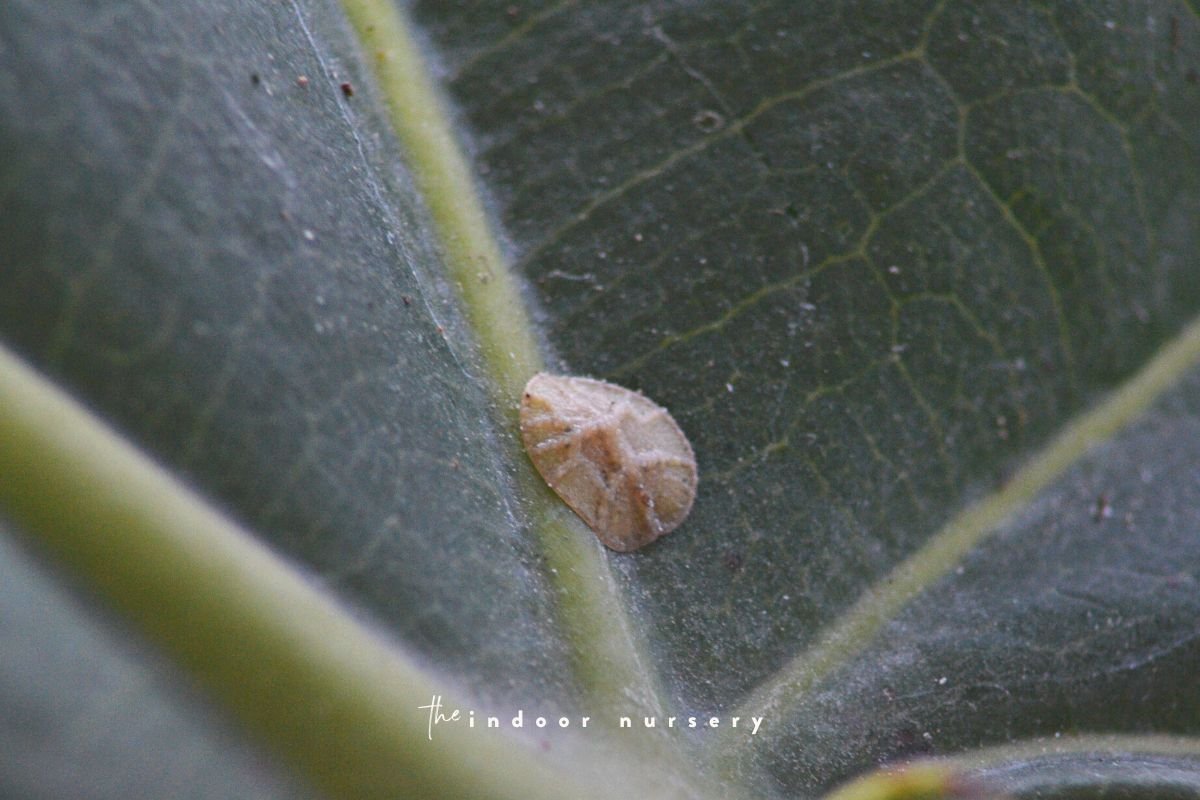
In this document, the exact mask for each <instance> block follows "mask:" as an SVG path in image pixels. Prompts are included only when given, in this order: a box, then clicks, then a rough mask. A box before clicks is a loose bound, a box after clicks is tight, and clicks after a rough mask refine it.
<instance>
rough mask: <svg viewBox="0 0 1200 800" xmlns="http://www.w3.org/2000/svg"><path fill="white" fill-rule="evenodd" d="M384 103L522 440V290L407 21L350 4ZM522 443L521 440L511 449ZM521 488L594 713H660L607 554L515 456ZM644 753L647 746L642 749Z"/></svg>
mask: <svg viewBox="0 0 1200 800" xmlns="http://www.w3.org/2000/svg"><path fill="white" fill-rule="evenodd" d="M343 6H344V7H345V9H346V12H347V15H348V16H349V18H350V20H351V23H352V24H353V26H354V28H355V30H356V32H357V34H358V36H359V39H360V41H361V42H362V45H363V49H364V51H365V52H366V53H367V54H368V58H369V61H370V64H371V67H372V69H373V70H374V73H375V77H376V80H377V81H378V84H379V87H380V89H381V91H382V93H383V96H384V100H385V103H386V104H387V106H388V111H389V115H390V119H391V121H392V125H393V126H394V128H395V130H396V133H397V136H398V137H399V140H400V142H401V145H402V146H403V147H404V149H405V151H406V154H407V156H408V162H409V166H410V169H411V170H412V173H413V176H414V180H415V182H416V184H417V186H418V189H419V191H420V193H421V195H422V197H423V198H424V200H425V202H426V204H427V206H428V208H429V213H430V217H431V218H432V222H433V226H434V229H435V233H436V235H437V237H438V240H439V242H440V244H441V247H442V250H443V254H444V257H445V263H446V269H447V270H448V271H449V272H450V275H451V277H452V278H453V279H454V281H455V282H456V283H457V285H458V287H459V288H460V290H461V295H462V299H463V305H464V307H465V309H466V313H467V315H468V317H469V319H470V323H471V326H472V328H473V329H474V330H475V331H476V332H477V334H478V339H479V343H480V348H481V351H482V353H483V358H484V362H485V364H486V367H487V370H488V372H489V373H490V377H491V378H492V380H493V385H494V386H495V388H496V391H497V392H498V398H497V405H498V406H499V407H500V408H502V409H505V410H506V411H508V412H509V413H507V414H506V416H505V418H504V420H503V422H504V424H505V425H506V427H508V428H509V429H510V430H515V413H514V412H515V408H516V403H517V399H518V398H519V396H520V392H521V390H522V389H523V388H524V385H525V382H526V381H527V380H528V379H529V378H530V377H531V376H532V375H533V374H534V373H535V372H537V371H538V370H539V369H541V367H542V359H541V356H540V353H539V351H538V347H537V344H536V342H535V339H534V336H533V333H532V326H531V324H530V321H529V317H528V314H527V313H526V308H525V303H524V301H523V299H522V297H521V292H520V291H519V289H518V286H517V282H516V280H515V278H514V277H513V275H512V272H511V270H510V269H509V266H508V265H507V264H506V263H505V261H504V258H503V256H502V255H501V251H500V247H499V245H498V243H497V241H496V239H495V237H494V235H493V233H492V230H491V224H490V222H489V219H488V216H487V214H486V212H485V210H484V207H483V203H482V201H481V200H480V197H479V193H478V190H477V186H476V184H475V180H474V177H473V175H472V172H471V169H470V168H469V166H468V164H467V161H466V159H465V157H464V155H463V153H462V150H461V148H460V146H459V144H458V141H457V139H456V137H455V134H454V131H453V129H452V127H451V124H450V117H449V115H448V113H447V111H446V109H445V107H444V105H443V102H442V99H441V97H440V95H439V93H438V91H437V89H436V87H435V85H434V83H433V80H432V78H431V77H430V74H429V70H428V68H427V65H426V64H425V63H424V60H423V58H422V55H421V50H420V47H419V45H418V44H417V42H416V39H415V37H414V35H413V33H412V31H411V30H410V28H409V25H408V23H407V21H406V20H405V19H404V18H403V16H402V15H401V13H400V12H399V11H398V10H397V8H396V5H395V3H394V2H391V1H390V0H343ZM513 441H514V442H515V437H514V439H513ZM517 460H518V463H519V464H521V465H522V466H523V468H522V469H520V474H521V483H520V485H519V487H518V489H519V490H520V491H522V492H524V493H525V494H526V495H527V496H529V497H531V498H532V499H533V501H534V502H533V504H532V509H531V514H530V516H531V521H532V524H533V527H534V530H535V531H536V533H537V535H538V537H539V540H540V543H541V547H542V551H543V553H544V554H545V557H546V560H547V563H548V565H549V567H550V571H551V574H552V575H553V576H554V580H555V581H556V583H557V589H558V595H559V608H560V615H561V619H560V622H561V625H562V630H563V631H564V633H565V635H566V637H567V639H568V642H569V644H570V645H571V647H572V650H573V653H574V657H575V662H576V665H575V666H576V670H577V673H578V677H579V679H580V681H581V683H582V684H583V685H584V687H585V690H586V691H587V692H588V695H589V696H588V702H589V705H588V708H589V710H590V711H592V712H593V713H597V714H606V713H607V714H630V713H633V712H635V711H643V710H644V711H645V713H651V712H650V710H651V709H653V710H655V711H656V713H657V712H660V711H661V710H662V702H661V700H660V697H661V693H660V692H659V691H658V689H657V687H656V685H655V680H654V678H653V671H652V669H651V668H650V666H649V664H648V663H647V662H648V659H647V658H646V656H645V648H644V646H642V644H641V641H640V638H639V636H638V635H637V632H636V630H635V629H634V627H633V626H632V625H631V624H630V621H629V619H628V616H627V614H626V611H625V608H624V604H623V602H622V601H621V599H620V596H619V594H618V593H617V590H616V586H615V583H614V581H613V577H612V574H611V572H610V570H609V565H608V561H607V559H606V556H605V555H604V552H603V550H602V548H601V547H600V546H599V545H598V544H597V543H596V541H595V540H594V538H593V537H592V536H591V535H590V533H586V529H585V528H583V525H582V523H581V522H580V521H579V520H578V519H577V518H576V517H575V516H574V515H572V514H571V513H570V512H569V511H568V510H567V509H566V507H565V506H564V505H563V504H562V502H561V501H560V500H558V498H557V497H555V496H554V495H553V494H552V493H551V492H550V491H549V490H548V489H547V488H546V487H545V486H544V485H543V484H542V482H541V481H540V480H538V479H537V477H536V476H535V475H534V473H533V470H532V468H530V467H529V465H528V464H526V463H525V462H524V459H522V458H519V457H518V459H517ZM642 744H644V742H643V743H642Z"/></svg>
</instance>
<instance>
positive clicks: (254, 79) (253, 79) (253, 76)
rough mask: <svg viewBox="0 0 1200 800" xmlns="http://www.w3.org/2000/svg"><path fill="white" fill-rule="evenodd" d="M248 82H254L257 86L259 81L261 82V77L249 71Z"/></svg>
mask: <svg viewBox="0 0 1200 800" xmlns="http://www.w3.org/2000/svg"><path fill="white" fill-rule="evenodd" d="M250 83H252V84H254V85H255V86H258V85H259V84H260V83H262V78H261V77H259V74H258V73H257V72H251V73H250Z"/></svg>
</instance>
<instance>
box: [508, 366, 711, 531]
mask: <svg viewBox="0 0 1200 800" xmlns="http://www.w3.org/2000/svg"><path fill="white" fill-rule="evenodd" d="M520 416H521V439H522V441H523V442H524V444H525V451H526V452H527V453H528V454H529V460H530V461H532V462H533V465H534V467H536V468H537V471H538V473H540V474H541V476H542V478H543V479H544V480H545V481H546V483H547V484H548V485H549V486H550V488H551V489H553V490H554V491H555V493H557V494H558V496H559V497H561V498H562V499H563V501H564V502H565V503H566V504H567V505H568V506H570V507H571V509H572V510H574V511H575V513H576V514H578V515H579V516H580V517H581V518H582V519H583V521H584V522H586V523H587V524H588V526H589V527H590V528H591V529H592V530H593V531H595V533H596V536H597V537H598V538H599V539H600V541H601V542H603V543H604V545H605V546H607V547H610V548H612V549H613V550H617V551H619V552H622V553H627V552H629V551H631V550H637V549H638V548H640V547H643V546H644V545H647V544H649V543H650V542H652V541H654V540H655V539H657V538H658V537H660V536H662V535H664V534H667V533H670V532H671V531H673V530H674V529H675V528H677V527H679V524H680V523H682V522H683V520H684V518H685V517H687V515H688V512H689V511H691V510H692V502H693V501H694V500H695V499H696V481H697V475H696V457H695V455H694V454H693V453H692V446H691V444H690V443H689V442H688V440H687V437H686V436H684V434H683V431H681V430H680V429H679V425H677V424H676V422H675V420H674V419H672V417H671V415H670V414H669V413H668V412H667V410H666V409H665V408H663V407H662V406H659V405H657V404H655V403H653V402H651V401H650V400H648V399H646V397H644V396H643V395H641V394H639V393H638V392H633V391H630V390H629V389H625V388H622V387H620V386H617V385H615V384H612V383H607V382H605V381H598V380H592V379H591V378H574V377H568V376H565V375H550V374H548V373H545V372H539V373H538V374H537V375H534V376H533V377H532V378H531V379H530V380H529V383H527V384H526V385H525V391H524V392H523V394H522V396H521V415H520Z"/></svg>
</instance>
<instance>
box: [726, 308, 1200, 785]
mask: <svg viewBox="0 0 1200 800" xmlns="http://www.w3.org/2000/svg"><path fill="white" fill-rule="evenodd" d="M1198 363H1200V317H1196V318H1194V319H1193V320H1192V321H1191V322H1190V323H1188V325H1187V326H1185V327H1184V328H1183V329H1182V330H1181V331H1180V332H1179V334H1177V335H1176V336H1175V337H1174V338H1173V339H1171V340H1170V341H1169V342H1167V343H1166V344H1164V345H1163V346H1162V347H1161V348H1160V349H1159V351H1158V353H1156V354H1155V355H1154V357H1153V358H1151V359H1150V360H1149V362H1147V363H1146V365H1145V366H1143V367H1142V369H1141V370H1139V371H1138V372H1137V373H1136V374H1134V375H1133V376H1131V377H1130V378H1129V379H1128V380H1127V381H1125V383H1123V384H1122V385H1121V386H1119V387H1117V388H1116V389H1115V390H1113V391H1112V392H1111V393H1110V394H1109V395H1108V396H1107V398H1105V400H1104V401H1103V402H1101V403H1100V404H1099V405H1097V406H1095V407H1094V408H1092V409H1091V410H1089V411H1086V412H1085V413H1083V414H1081V415H1080V416H1078V417H1076V418H1075V419H1074V420H1072V421H1071V422H1070V423H1069V424H1067V425H1066V426H1065V427H1064V428H1063V429H1062V430H1061V431H1060V432H1059V433H1058V435H1057V436H1055V437H1054V438H1053V439H1052V440H1051V441H1050V442H1049V443H1048V444H1047V445H1046V446H1045V447H1044V448H1042V449H1041V450H1040V451H1039V452H1037V453H1035V454H1033V455H1032V457H1031V458H1029V459H1028V461H1027V462H1026V463H1025V465H1024V466H1023V467H1022V468H1021V469H1020V470H1018V471H1017V472H1016V473H1015V474H1014V475H1013V476H1012V478H1011V479H1010V480H1009V481H1008V483H1007V484H1005V486H1004V487H1003V488H1002V489H999V490H998V491H996V492H995V493H993V494H991V495H989V496H987V497H985V498H982V499H980V500H978V501H976V502H975V503H973V504H972V505H971V506H969V507H968V508H966V509H965V510H964V511H962V512H961V513H960V514H958V516H956V517H955V518H954V519H952V520H951V521H950V522H948V523H947V524H946V525H944V526H943V527H942V528H941V529H940V530H939V531H938V532H937V533H936V534H934V536H933V537H932V538H930V539H929V540H928V541H927V542H926V543H925V544H924V545H923V546H922V547H921V548H920V549H919V550H917V551H916V552H915V553H913V554H912V555H911V556H909V557H908V558H907V559H905V560H904V561H903V562H902V563H900V564H899V565H897V566H896V567H895V568H893V569H892V570H891V572H889V573H888V574H887V575H886V576H885V577H884V578H883V579H882V580H880V581H878V582H877V583H876V584H875V585H874V586H871V587H869V588H867V589H866V590H865V591H864V592H863V593H862V595H861V597H860V599H859V601H858V602H857V603H855V604H854V605H853V606H851V607H850V608H849V609H848V610H847V611H846V612H845V613H844V614H842V615H841V616H840V617H839V618H838V619H836V620H834V621H833V622H832V623H831V624H830V625H828V626H827V627H826V628H825V630H824V631H823V632H822V633H821V634H820V635H819V636H818V637H817V638H816V640H815V643H814V644H813V645H812V646H811V647H809V648H808V649H807V650H806V651H804V652H803V653H801V654H799V655H798V656H796V657H795V658H794V659H792V660H791V661H790V662H789V663H788V664H786V665H785V666H784V667H783V668H782V669H780V670H779V671H778V672H777V673H776V674H775V675H774V676H772V677H771V678H769V679H768V680H767V681H765V682H764V683H763V684H761V685H760V686H759V687H758V688H756V689H755V690H754V691H752V692H751V693H750V695H749V696H748V697H747V699H746V700H745V701H744V702H743V703H742V705H741V706H740V708H739V709H738V711H737V712H735V713H736V714H738V715H740V716H743V717H750V716H763V717H765V718H767V719H781V718H783V717H784V716H786V715H787V714H788V712H789V711H790V710H792V709H794V708H796V707H797V706H798V705H799V704H800V703H801V702H802V701H803V700H804V699H805V698H806V697H807V696H808V694H809V691H810V690H812V689H814V688H815V687H816V686H817V685H818V684H819V683H820V682H821V681H822V680H824V679H825V678H827V677H828V676H830V675H831V674H833V673H834V672H835V671H836V670H838V669H839V668H841V667H843V666H845V665H846V664H848V663H849V662H850V661H851V660H852V659H853V658H854V657H855V656H857V655H858V654H860V653H862V652H863V651H864V650H865V649H866V648H867V647H868V646H869V645H870V644H871V642H872V641H874V639H875V637H876V636H877V634H878V633H879V632H880V631H881V630H882V629H883V627H884V626H885V625H886V624H887V623H888V622H889V621H890V620H891V619H893V618H894V617H895V616H896V615H897V614H898V613H899V612H900V610H901V609H903V608H904V607H905V606H906V605H908V603H909V602H910V601H912V600H913V599H914V598H915V597H916V596H917V595H918V594H920V593H921V592H922V591H924V590H925V589H928V588H930V587H931V586H933V585H934V584H935V583H936V582H937V581H938V580H940V579H941V578H942V577H943V576H945V575H946V574H948V573H949V572H950V570H952V569H953V568H954V567H955V566H956V565H957V564H959V563H960V562H961V561H962V559H963V557H964V556H966V555H967V553H969V552H970V551H971V550H972V549H974V548H976V547H978V546H979V545H980V544H981V543H982V542H983V541H984V540H985V539H986V538H987V537H988V536H990V535H991V534H992V533H994V532H996V531H997V530H999V529H1000V528H1001V527H1002V526H1003V525H1004V523H1005V522H1006V521H1008V520H1009V519H1011V518H1012V517H1013V516H1014V515H1016V514H1017V513H1018V512H1020V511H1021V510H1023V509H1024V508H1026V507H1028V506H1029V505H1030V504H1031V503H1032V502H1033V501H1034V499H1035V498H1036V497H1037V496H1038V495H1039V494H1040V493H1041V492H1042V491H1043V490H1045V489H1046V488H1048V487H1049V486H1050V485H1051V483H1052V482H1053V481H1055V480H1056V479H1057V478H1059V477H1060V476H1061V475H1063V474H1064V473H1065V472H1066V471H1067V470H1068V469H1070V468H1071V467H1072V466H1074V465H1075V464H1077V463H1078V462H1079V461H1080V460H1081V459H1082V458H1084V457H1085V456H1086V455H1087V453H1088V452H1089V451H1090V450H1091V449H1092V448H1094V447H1095V446H1097V445H1099V444H1102V443H1104V442H1106V441H1109V440H1111V439H1112V438H1113V437H1114V436H1116V435H1117V434H1118V433H1120V432H1121V431H1122V430H1124V429H1125V428H1127V427H1128V426H1129V425H1130V424H1132V423H1133V422H1134V421H1135V420H1136V419H1137V418H1138V417H1139V416H1140V415H1141V414H1142V413H1143V412H1145V411H1146V410H1147V409H1148V408H1149V407H1150V406H1151V405H1152V404H1153V403H1154V402H1155V401H1156V400H1158V399H1159V398H1161V397H1162V396H1163V395H1164V393H1165V392H1167V391H1168V390H1169V389H1171V388H1172V387H1173V386H1175V385H1176V384H1177V383H1178V382H1179V381H1180V380H1182V379H1183V378H1184V377H1185V376H1186V375H1187V373H1188V372H1189V370H1191V369H1192V368H1194V367H1195V366H1196V365H1197V364H1198ZM723 733H724V732H723ZM745 746H746V744H745V742H744V741H743V740H739V739H738V738H737V737H730V736H728V735H723V736H721V737H714V741H713V743H712V746H711V751H710V752H711V753H712V755H713V757H714V758H715V759H717V760H720V761H722V762H725V763H733V762H734V761H735V760H736V759H737V755H738V749H739V748H740V747H741V748H744V747H745Z"/></svg>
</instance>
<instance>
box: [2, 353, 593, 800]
mask: <svg viewBox="0 0 1200 800" xmlns="http://www.w3.org/2000/svg"><path fill="white" fill-rule="evenodd" d="M0 409H3V413H0V474H3V475H4V476H5V477H4V480H2V481H0V509H2V511H3V513H4V515H5V516H6V517H7V518H8V519H10V520H12V521H13V522H15V523H16V526H17V528H18V529H19V530H21V531H22V532H24V533H26V534H28V535H29V536H30V537H31V538H32V539H35V540H36V544H37V545H38V546H39V550H40V552H42V553H43V554H45V555H49V556H52V557H53V559H54V561H55V564H56V565H57V566H61V567H64V568H66V569H68V570H70V571H71V572H73V573H74V574H75V575H77V576H82V577H83V578H84V579H85V581H86V583H87V585H88V587H89V589H91V590H92V591H93V592H95V593H96V594H98V595H99V596H100V597H101V598H103V599H104V600H105V601H107V602H108V603H109V604H110V605H111V606H112V607H113V608H114V609H115V610H116V611H117V612H118V613H119V614H121V615H122V616H123V617H124V618H125V619H127V620H128V621H130V622H132V623H133V624H134V625H135V626H136V628H137V629H138V630H139V631H140V632H141V633H142V634H144V635H145V636H147V637H148V638H149V640H150V641H151V642H152V643H154V644H155V645H157V646H159V647H161V648H163V649H164V650H165V651H166V652H167V653H168V654H169V655H170V656H171V657H172V658H173V659H174V660H175V661H177V662H178V663H180V664H181V665H183V666H184V667H185V668H186V669H187V670H188V671H189V672H190V673H191V674H192V675H193V676H195V677H196V678H197V679H198V683H199V684H200V685H201V686H203V687H204V689H205V690H206V691H207V692H209V693H211V694H212V695H214V696H216V697H217V698H218V699H219V700H220V702H221V704H222V705H223V707H224V708H225V709H226V710H228V711H229V712H230V713H231V714H232V715H233V716H234V717H236V718H237V719H238V720H239V721H240V722H241V723H242V724H244V725H246V726H247V727H248V728H249V729H250V730H251V731H252V732H253V733H254V734H255V735H256V736H257V737H259V739H260V740H261V741H262V742H264V743H265V744H266V745H267V746H268V747H269V748H270V749H272V750H273V751H274V752H275V753H276V754H278V755H280V756H281V757H282V758H283V759H284V760H285V761H286V762H287V763H289V764H290V765H291V766H292V767H294V768H295V769H296V770H297V771H298V772H299V773H300V774H302V775H304V776H305V777H306V778H308V779H309V780H311V781H312V782H314V783H315V784H316V785H317V786H318V787H320V788H321V789H322V790H324V791H325V792H328V793H329V794H330V795H331V796H333V797H355V798H360V797H381V798H382V797H399V796H420V797H443V796H444V797H484V796H489V797H541V798H547V800H549V798H555V797H561V796H564V794H567V795H571V796H573V795H574V793H577V792H578V793H582V794H583V795H584V796H589V797H591V796H593V795H592V794H591V792H592V790H590V789H589V788H588V787H587V786H586V785H584V784H583V783H582V782H581V781H580V780H578V779H576V778H574V777H572V776H565V775H562V774H559V773H558V772H556V771H552V770H550V769H548V768H546V767H545V765H543V764H541V763H540V762H539V761H538V760H537V759H536V758H534V757H532V756H531V755H530V754H529V753H527V752H526V751H525V750H524V749H523V748H521V747H519V746H516V745H515V744H514V743H513V742H511V741H510V740H508V739H507V738H505V737H497V736H473V735H471V734H470V732H469V731H468V730H467V729H465V728H461V727H459V726H443V729H439V731H438V735H437V736H436V737H434V739H433V740H432V741H427V740H426V731H425V729H424V728H423V727H422V726H420V725H417V724H414V722H413V720H414V719H416V718H417V715H418V714H419V713H420V712H419V711H418V709H419V708H420V706H421V705H422V704H427V703H428V702H429V698H430V697H431V696H432V695H433V694H435V693H447V694H448V693H450V692H451V691H453V690H452V689H449V688H448V687H445V686H438V685H436V683H435V682H433V681H431V680H430V678H429V677H428V676H426V675H425V674H423V673H422V672H421V671H420V670H419V669H418V668H416V667H415V666H414V661H413V659H411V658H410V657H408V656H407V655H406V654H403V653H400V652H397V650H396V649H395V647H394V646H393V645H392V644H390V643H388V642H386V641H384V640H382V639H380V638H379V637H377V636H376V635H374V634H373V633H372V632H371V631H370V630H368V629H367V628H365V627H364V626H363V625H362V623H361V622H360V621H358V620H356V619H355V618H354V617H353V616H352V615H351V614H349V613H348V612H347V611H346V610H345V609H344V608H342V606H341V605H340V604H339V602H338V601H337V600H336V599H334V598H332V597H330V596H328V595H326V594H325V593H324V592H323V591H321V590H320V589H318V588H316V587H314V586H313V585H312V584H311V583H309V582H308V581H307V580H306V579H305V578H304V577H302V575H301V574H300V573H299V572H298V571H297V570H296V569H294V568H293V567H292V566H291V565H290V564H288V563H286V562H285V561H283V560H282V559H281V558H280V557H278V556H276V555H275V554H274V553H272V552H271V551H270V550H268V549H267V548H266V547H264V546H263V545H262V544H261V543H259V542H258V541H257V540H256V539H255V538H254V537H253V536H252V535H250V534H249V533H247V532H246V531H244V530H242V529H241V528H239V527H238V525H237V524H235V523H234V522H232V521H231V520H229V519H228V518H227V517H225V516H223V515H222V514H220V513H219V512H217V511H215V510H214V509H213V508H212V506H211V505H210V504H208V503H207V502H206V501H205V500H203V499H202V498H200V497H198V496H197V495H195V494H194V493H193V492H192V491H191V490H190V489H188V488H187V487H186V486H184V485H183V484H182V483H181V482H180V481H179V480H177V479H176V478H175V477H174V476H172V475H171V474H170V473H168V472H167V471H166V470H164V469H163V468H162V467H160V466H159V465H157V464H155V463H154V462H152V461H151V460H150V459H149V458H148V457H147V456H146V455H144V454H143V453H141V452H140V451H138V450H137V449H136V448H134V447H133V446H132V445H131V444H129V443H128V442H127V441H126V440H124V439H123V438H121V436H120V435H119V434H118V433H116V432H114V431H112V430H111V429H110V428H108V427H107V426H106V425H105V424H104V423H103V422H101V421H100V420H98V419H97V418H96V417H95V416H93V415H92V414H91V413H90V412H88V411H87V410H85V409H84V408H83V407H82V406H80V405H79V403H78V402H77V401H75V400H74V399H72V398H71V397H69V396H68V395H67V394H66V393H65V392H63V391H62V390H61V389H59V388H58V387H56V386H54V385H53V384H52V383H51V382H50V381H48V380H47V379H46V378H44V377H42V376H41V375H39V374H37V373H36V372H35V371H34V370H33V369H32V368H30V367H29V366H27V365H25V364H24V363H23V362H22V361H21V360H20V359H19V358H18V357H16V356H15V355H14V354H12V353H11V352H10V351H8V350H7V349H6V348H4V347H3V346H0ZM231 641H232V642H236V646H230V642H231ZM454 700H455V698H448V700H447V702H448V703H450V704H453V703H454ZM414 712H416V713H414Z"/></svg>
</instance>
